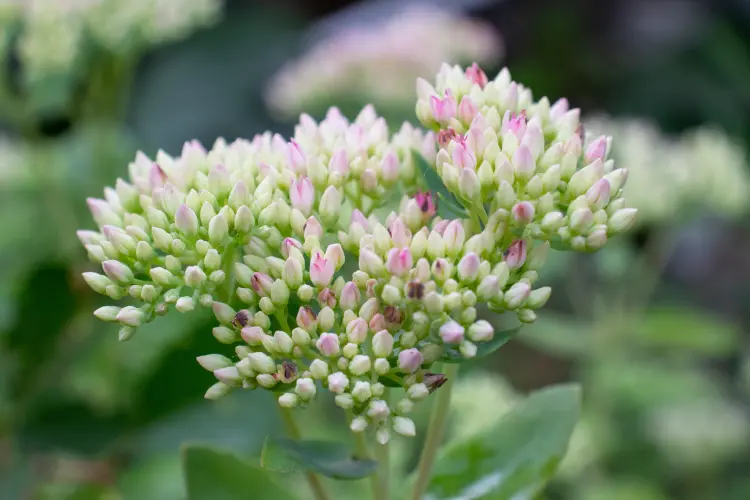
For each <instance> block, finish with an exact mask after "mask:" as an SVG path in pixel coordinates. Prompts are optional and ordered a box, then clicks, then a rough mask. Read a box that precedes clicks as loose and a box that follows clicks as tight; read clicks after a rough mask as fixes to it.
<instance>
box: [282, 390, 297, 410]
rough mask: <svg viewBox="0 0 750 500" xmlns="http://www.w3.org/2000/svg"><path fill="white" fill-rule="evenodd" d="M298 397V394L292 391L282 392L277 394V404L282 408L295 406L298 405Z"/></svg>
mask: <svg viewBox="0 0 750 500" xmlns="http://www.w3.org/2000/svg"><path fill="white" fill-rule="evenodd" d="M299 399H300V398H299V396H297V395H296V394H294V393H291V392H287V393H284V394H282V395H281V396H279V406H281V407H282V408H295V407H296V406H298V405H299Z"/></svg>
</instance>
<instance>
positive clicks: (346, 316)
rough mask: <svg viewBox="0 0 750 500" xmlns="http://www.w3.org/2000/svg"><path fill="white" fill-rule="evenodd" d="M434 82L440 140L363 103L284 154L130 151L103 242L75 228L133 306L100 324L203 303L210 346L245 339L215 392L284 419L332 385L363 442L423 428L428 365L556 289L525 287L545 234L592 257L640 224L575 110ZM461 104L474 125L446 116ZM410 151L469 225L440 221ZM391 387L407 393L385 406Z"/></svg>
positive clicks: (105, 281) (282, 143)
mask: <svg viewBox="0 0 750 500" xmlns="http://www.w3.org/2000/svg"><path fill="white" fill-rule="evenodd" d="M456 72H458V73H456ZM447 84H450V85H453V87H446V85H447ZM428 87H429V88H430V89H431V88H432V87H431V86H429V84H426V83H422V84H420V89H421V90H420V92H421V93H422V94H423V96H424V99H423V100H420V102H419V104H418V110H420V111H419V114H420V117H421V118H422V119H423V120H424V121H425V122H427V123H428V124H430V125H431V126H434V127H435V128H436V129H439V127H441V126H442V127H443V128H442V129H439V130H438V134H437V135H435V134H433V133H432V132H428V133H424V132H421V131H419V130H415V129H414V128H413V127H411V126H409V125H404V126H403V127H402V128H401V130H400V131H399V132H398V133H396V134H394V135H392V136H391V135H390V134H389V132H388V127H387V124H386V123H385V121H384V120H383V119H382V118H379V117H378V116H377V115H376V114H375V111H374V109H373V108H372V107H369V106H368V107H366V108H365V109H363V110H362V112H361V113H360V114H359V115H358V116H357V118H356V120H355V121H354V122H352V123H350V122H349V121H348V120H347V119H345V118H344V117H343V116H342V115H341V114H340V113H339V112H338V110H337V109H335V108H332V109H331V110H330V111H329V112H328V115H327V116H326V118H325V119H324V120H323V121H321V122H320V123H316V122H315V121H314V120H313V119H312V118H310V117H309V116H306V115H303V116H302V117H301V120H300V123H299V125H298V126H297V128H296V131H295V135H294V138H293V139H291V140H289V141H286V140H284V139H282V138H281V137H280V136H279V135H272V134H270V133H266V134H263V135H259V136H256V137H255V138H254V139H253V140H252V141H244V140H238V141H235V142H234V143H232V144H226V143H225V142H223V141H221V140H220V141H218V142H217V143H216V144H215V145H214V147H213V148H212V149H211V150H210V151H206V150H205V149H203V148H202V147H201V145H200V144H197V143H195V142H190V143H187V144H186V145H185V146H184V148H183V151H182V155H181V156H179V157H177V158H172V157H170V156H168V155H167V154H165V153H163V152H159V153H158V154H157V156H156V161H155V162H152V161H151V160H150V159H148V158H147V157H146V156H145V155H143V154H139V155H138V157H137V158H136V160H135V162H134V163H132V164H131V165H130V181H129V182H127V181H124V180H122V179H118V181H117V183H116V184H115V187H114V188H106V189H105V199H90V200H89V206H90V208H91V211H92V214H93V216H94V219H95V221H96V222H97V224H98V226H99V230H98V231H81V232H80V233H79V236H80V239H81V240H82V242H83V243H84V245H85V246H86V249H87V251H88V253H89V256H90V257H91V258H92V259H93V260H95V261H97V262H101V264H102V268H103V271H104V274H98V273H93V272H90V273H85V274H84V278H85V279H86V281H87V282H88V283H89V285H91V287H92V288H93V289H94V290H96V291H98V292H100V293H103V294H106V295H108V296H110V297H112V298H113V299H121V298H124V297H125V296H127V295H129V296H131V297H132V298H134V299H136V301H138V304H139V305H130V306H125V307H122V308H119V307H115V306H106V307H103V308H100V309H99V310H97V311H96V313H95V314H96V315H97V316H98V317H100V318H101V319H103V320H106V321H112V322H116V323H119V324H120V325H121V327H120V338H121V339H127V338H129V337H131V336H132V335H133V333H134V332H135V331H136V329H137V328H138V326H139V325H140V324H142V323H145V322H148V321H152V320H153V319H155V318H156V317H157V316H158V315H161V314H166V313H167V312H168V311H169V309H171V308H174V309H176V310H177V311H179V312H183V313H186V312H189V311H191V310H193V309H194V308H196V307H199V306H203V307H211V308H212V310H213V313H214V315H215V316H216V319H217V320H218V322H219V325H218V326H217V327H216V328H214V330H213V334H214V336H215V337H216V339H217V340H218V341H219V342H222V343H226V344H237V345H236V348H235V352H236V358H234V359H230V358H228V357H225V356H223V355H219V354H210V355H206V356H201V357H200V358H198V361H199V363H200V364H201V366H203V367H204V368H205V369H207V370H209V371H211V372H212V373H213V374H214V376H215V377H216V379H217V380H218V381H217V382H216V383H215V384H214V385H213V386H212V387H211V388H210V389H209V390H208V392H207V393H206V397H207V398H210V399H214V398H218V397H220V396H223V395H225V394H227V393H228V392H229V391H231V390H232V389H234V388H240V387H242V388H249V389H254V388H258V387H261V388H265V389H269V390H272V391H275V392H276V393H277V394H278V402H279V404H280V405H281V406H283V407H288V408H291V407H296V406H300V405H305V404H306V403H308V402H310V401H311V400H313V399H314V398H315V397H316V394H317V392H318V391H320V390H321V389H327V390H329V391H330V392H332V393H334V394H335V401H336V404H337V405H338V406H340V407H341V408H344V409H347V410H351V412H352V414H353V415H354V417H353V419H352V421H351V424H350V425H351V429H352V431H354V432H362V431H364V430H365V429H367V428H372V429H374V430H375V435H376V437H377V439H378V440H379V441H380V442H386V441H387V440H388V439H389V432H390V430H394V431H395V432H397V433H399V434H402V435H406V436H412V435H414V433H415V429H414V423H413V422H412V421H411V420H410V419H409V418H408V414H409V413H410V412H411V410H412V408H413V406H414V404H415V403H416V402H418V401H420V400H422V399H424V398H426V397H427V396H428V395H429V394H430V393H431V392H433V391H435V390H437V389H439V387H440V386H441V385H442V384H443V383H444V382H445V377H444V376H443V375H441V374H439V373H434V372H433V368H432V367H433V364H434V363H435V362H437V361H440V360H446V359H455V358H457V357H463V358H471V357H474V356H475V355H476V354H477V350H478V348H480V347H481V346H482V344H484V343H487V342H490V341H492V339H493V336H494V329H493V326H492V325H491V324H490V323H488V322H487V321H485V320H482V319H479V318H478V317H477V308H476V307H477V304H478V303H480V302H481V303H484V304H488V305H489V307H490V308H492V309H493V310H496V311H510V312H513V313H514V314H515V315H517V317H518V319H519V320H520V321H521V322H524V323H528V322H532V321H534V319H535V317H536V313H535V310H536V309H538V308H540V307H542V306H543V305H544V304H545V302H546V301H547V299H548V298H549V296H550V289H549V287H542V288H534V284H535V282H536V281H537V278H538V271H539V269H540V267H541V266H542V264H543V263H544V261H545V258H546V254H547V252H548V250H549V247H550V240H551V239H553V238H557V239H558V240H559V241H561V242H562V243H564V244H568V245H569V246H571V247H573V248H575V249H581V250H592V249H597V248H599V247H601V246H602V245H603V244H604V242H605V241H606V239H607V237H608V236H609V235H611V234H614V233H616V232H619V231H622V230H624V229H626V228H627V226H628V225H630V224H631V223H632V218H633V217H632V215H633V214H632V213H631V212H630V211H628V209H624V208H621V207H622V200H621V199H620V198H619V190H620V187H621V185H622V183H623V182H624V180H625V173H624V172H622V171H618V170H614V169H613V167H612V165H611V161H609V160H607V159H606V152H607V149H608V145H607V142H606V140H605V139H600V140H598V141H594V142H593V143H592V144H590V145H588V146H587V147H586V148H585V149H584V147H583V145H582V144H581V140H580V136H579V135H578V133H577V131H576V128H577V125H578V124H577V112H575V111H567V110H564V109H563V107H564V105H563V104H558V105H556V106H555V107H553V108H554V109H552V110H551V109H549V106H548V105H547V106H546V107H545V106H544V104H539V103H537V104H532V103H531V97H530V95H529V93H528V91H526V90H524V89H522V88H521V87H520V86H518V85H517V84H515V83H512V82H510V80H509V76H508V75H507V72H503V73H501V74H500V75H499V76H498V78H497V79H496V80H495V81H494V82H490V83H488V82H487V79H486V77H485V76H484V74H483V73H481V70H478V69H477V68H476V67H472V68H469V70H467V72H466V73H465V74H464V72H462V71H460V70H458V69H455V70H454V69H451V68H446V69H444V70H443V71H442V72H441V74H440V76H439V84H438V87H437V90H434V89H433V90H427V89H428ZM509 89H515V90H509ZM425 92H427V93H425ZM512 93H517V95H518V96H522V97H516V98H514V99H515V100H514V101H513V102H512V103H510V104H509V105H508V106H506V107H509V108H512V110H513V111H509V110H507V109H506V107H503V106H505V105H504V104H500V103H501V102H506V101H507V100H508V95H510V94H512ZM469 94H472V95H473V96H474V97H472V100H473V101H474V102H475V103H476V104H475V106H476V110H475V111H474V112H472V114H471V116H470V117H469V116H468V115H466V113H464V115H465V116H459V115H456V114H455V113H453V112H452V107H451V104H450V102H447V104H446V101H450V99H454V98H459V101H460V102H461V103H465V102H466V99H467V98H468V95H469ZM440 95H442V96H443V97H439V96H440ZM425 104H426V105H427V106H428V108H427V109H428V111H426V112H425V111H424V109H423V108H424V105H425ZM522 105H523V106H525V108H524V107H521V106H522ZM462 106H463V107H464V108H465V107H466V105H465V104H462ZM449 108H450V109H449ZM446 109H447V111H446ZM524 109H526V114H524ZM545 110H546V111H545ZM506 111H507V112H506ZM501 112H502V113H501ZM495 116H497V117H498V119H497V120H495V118H494V117H495ZM501 116H502V117H503V118H500V117H501ZM527 117H528V119H527ZM571 117H572V118H571ZM494 122H497V123H494ZM446 127H449V128H446ZM415 152H417V153H420V154H421V156H422V157H423V158H424V160H425V161H426V162H427V164H428V165H430V166H431V167H432V168H436V170H437V172H438V174H439V175H440V178H441V179H442V181H443V182H444V184H445V186H446V187H447V188H448V190H449V191H450V192H451V193H453V194H454V195H455V196H456V198H457V200H458V202H457V203H460V207H461V209H462V210H464V213H465V214H466V217H465V218H456V219H445V218H441V217H438V216H437V215H436V207H437V205H438V204H439V203H441V201H440V200H438V199H437V197H436V194H435V193H434V192H431V191H427V190H425V186H424V184H425V181H424V178H423V176H422V172H420V170H419V167H418V156H417V155H415ZM581 157H582V158H581ZM545 158H546V159H545ZM579 162H582V163H583V164H584V165H585V166H584V167H583V168H580V169H579V168H578V167H579ZM606 172H610V173H606ZM393 192H395V193H397V194H399V195H400V202H399V196H397V197H396V198H395V199H394V197H393V196H392V193H393ZM457 206H458V205H457ZM387 386H399V387H403V388H404V389H405V390H406V391H405V394H404V397H403V398H402V399H401V400H399V401H393V402H391V404H389V403H387V402H386V401H385V399H384V398H383V395H384V392H385V389H386V387H387Z"/></svg>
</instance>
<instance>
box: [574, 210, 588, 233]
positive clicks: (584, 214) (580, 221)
mask: <svg viewBox="0 0 750 500" xmlns="http://www.w3.org/2000/svg"><path fill="white" fill-rule="evenodd" d="M593 223H594V214H593V212H592V211H591V210H590V209H588V208H579V209H577V210H575V211H574V212H573V213H572V214H571V215H570V229H571V230H573V231H576V232H578V233H585V232H586V231H587V230H588V229H589V228H590V227H591V225H592V224H593Z"/></svg>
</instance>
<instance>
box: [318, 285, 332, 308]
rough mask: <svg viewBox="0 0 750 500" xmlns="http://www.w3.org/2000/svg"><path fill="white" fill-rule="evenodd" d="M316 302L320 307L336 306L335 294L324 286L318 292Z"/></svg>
mask: <svg viewBox="0 0 750 500" xmlns="http://www.w3.org/2000/svg"><path fill="white" fill-rule="evenodd" d="M318 304H320V307H330V308H334V307H336V294H335V293H333V290H331V289H330V288H324V289H322V290H321V291H320V293H319V294H318Z"/></svg>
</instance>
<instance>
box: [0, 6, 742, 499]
mask: <svg viewBox="0 0 750 500" xmlns="http://www.w3.org/2000/svg"><path fill="white" fill-rule="evenodd" d="M475 60H476V61H478V62H480V63H481V64H482V66H483V67H484V68H485V69H486V70H487V72H488V73H489V74H490V75H494V74H495V73H496V72H497V71H498V70H499V69H500V68H501V67H502V66H504V65H507V66H508V67H509V69H510V71H511V73H512V75H513V77H514V78H515V79H516V80H518V81H520V82H522V83H524V84H525V85H527V86H529V87H531V88H532V90H533V91H534V95H535V97H541V96H543V95H546V96H549V97H550V99H552V100H554V99H557V98H559V97H563V96H565V97H567V98H568V99H569V100H570V102H571V103H572V104H573V105H574V106H579V107H581V108H582V110H583V113H584V117H585V120H586V131H587V133H592V134H593V133H596V132H599V133H607V134H611V135H613V136H614V137H615V145H614V150H613V153H614V156H615V158H616V159H617V160H618V161H619V162H620V165H621V166H626V167H628V168H629V169H630V170H631V177H630V184H629V186H628V188H627V189H628V197H629V199H630V200H631V204H632V206H635V207H637V208H639V209H640V212H641V218H640V222H639V225H638V228H637V230H636V231H634V232H633V233H632V234H631V235H629V236H627V237H623V238H620V240H619V241H616V242H613V244H611V245H608V246H607V248H606V249H605V250H604V251H602V252H600V253H598V254H595V255H585V256H570V255H567V254H554V255H552V256H551V257H550V261H549V263H548V264H547V272H546V273H545V274H543V276H544V280H546V281H547V282H548V283H549V284H550V285H551V286H552V287H553V298H552V300H551V301H550V304H549V305H548V307H547V308H545V310H544V311H543V312H542V313H541V314H540V319H539V320H538V322H537V323H535V324H534V325H532V326H529V327H526V328H525V329H524V330H523V331H522V334H521V335H520V336H519V337H518V338H517V339H516V340H514V341H512V342H511V343H510V344H509V345H508V346H507V347H505V348H503V349H502V350H500V351H499V352H498V353H497V354H496V355H495V356H493V357H492V358H491V359H490V360H489V361H486V362H483V363H481V364H478V366H473V367H472V368H471V369H469V370H467V372H466V373H464V374H463V375H462V380H461V383H460V384H459V385H458V387H457V388H456V397H455V398H454V403H453V408H452V410H451V411H452V412H453V413H454V415H453V423H454V428H453V430H452V432H451V433H450V436H449V439H460V438H461V436H462V435H463V434H465V433H471V432H475V431H477V430H478V429H481V428H483V427H485V426H487V425H491V423H492V422H494V421H496V420H497V419H499V418H501V417H502V415H503V413H504V412H505V411H506V410H507V409H508V408H509V407H510V406H511V405H512V403H513V401H515V400H517V399H518V398H521V397H523V394H525V393H527V392H528V391H530V390H532V389H534V388H538V387H541V386H545V385H549V384H552V383H555V382H560V381H568V380H573V381H578V382H580V383H582V384H583V386H584V394H585V396H584V412H583V418H582V420H581V423H580V425H579V426H578V428H577V430H576V433H575V435H574V437H573V440H572V442H571V447H570V451H569V454H568V456H567V457H566V459H565V461H564V462H563V466H562V469H561V472H560V474H559V475H558V477H557V478H556V479H555V480H554V481H553V483H552V484H551V486H550V487H549V489H548V490H547V491H546V493H545V498H548V499H550V500H552V499H565V500H665V499H685V500H707V499H722V500H740V499H747V498H750V475H749V474H748V471H750V334H749V330H748V329H749V328H750V286H749V285H748V283H750V259H749V258H748V257H747V256H748V255H750V224H749V223H748V222H747V214H748V208H749V207H750V180H748V179H750V170H749V169H750V162H748V161H747V158H748V157H749V156H748V146H749V145H750V2H748V1H747V0H713V1H710V0H610V1H609V2H600V1H597V0H576V1H570V2H558V1H555V0H494V1H493V0H463V1H462V0H450V1H448V0H443V1H438V0H434V1H411V0H410V1H408V2H407V1H400V0H390V1H388V0H370V1H361V2H358V3H354V2H347V1H344V0H318V1H315V2H309V1H302V0H297V1H295V0H277V1H275V2H261V1H251V0H233V1H232V0H227V1H226V2H220V1H218V0H183V1H179V0H65V1H63V0H15V1H14V0H3V1H2V2H0V189H1V192H0V498H3V499H17V498H18V499H44V500H52V499H81V500H95V499H96V500H98V499H159V500H171V499H180V498H183V496H184V493H183V480H182V477H181V471H180V456H179V449H180V445H181V443H184V442H188V441H189V442H196V441H198V442H209V443H216V444H219V445H221V446H224V447H228V448H231V449H233V450H235V451H237V452H239V453H242V454H245V455H247V456H252V455H253V454H257V453H258V450H259V449H260V446H261V445H262V440H263V438H264V436H265V435H266V434H268V433H270V432H276V431H277V429H278V427H279V423H278V422H277V420H276V416H275V408H274V404H273V402H272V400H271V399H270V396H268V395H266V394H256V393H243V394H234V395H232V396H231V397H229V398H226V399H225V400H222V401H220V402H207V401H204V400H203V398H202V395H203V393H204V391H205V389H206V387H208V385H210V383H211V375H210V374H209V373H207V372H205V371H204V370H202V369H200V367H199V366H198V365H197V364H196V363H195V356H196V355H199V354H204V353H206V352H211V348H212V345H213V344H214V342H215V340H214V339H213V338H212V337H211V335H210V334H209V331H210V328H211V326H212V325H211V318H210V317H206V315H205V314H202V313H201V312H196V313H194V314H192V315H190V316H181V315H177V314H173V315H169V316H168V317H164V318H161V319H160V320H158V321H156V322H154V323H151V324H149V325H147V326H145V327H143V328H142V329H141V331H139V335H138V336H136V337H135V338H134V339H133V340H132V341H129V342H127V343H118V341H117V332H116V327H114V326H112V325H106V324H103V323H101V322H98V321H96V320H95V319H94V318H93V316H92V315H91V312H92V311H93V310H94V309H95V308H96V307H98V306H100V305H102V304H104V303H105V302H106V299H103V298H102V297H100V296H97V295H96V294H94V292H92V291H91V290H90V289H88V287H87V286H85V284H84V283H83V281H82V279H81V278H80V273H81V272H82V271H85V270H88V269H89V267H90V265H89V264H88V263H87V261H86V256H85V252H84V250H83V249H82V248H81V246H80V244H79V243H78V241H77V239H76V238H75V230H76V229H78V228H89V227H90V226H91V225H92V223H91V222H90V219H89V217H88V215H87V213H86V205H85V201H84V200H85V197H86V196H101V192H102V189H103V187H104V186H105V185H107V184H110V185H111V184H113V182H114V179H115V178H116V177H117V176H124V175H127V165H128V163H129V162H130V161H132V159H133V158H134V155H135V152H136V151H137V150H143V151H144V152H146V154H149V155H151V156H153V155H156V154H157V151H158V150H159V149H161V150H163V151H164V153H161V154H172V155H176V154H179V153H180V148H181V146H182V143H183V142H184V141H186V140H188V139H192V138H197V139H199V140H201V141H203V142H204V143H205V144H208V145H210V144H211V143H212V142H213V141H214V140H215V139H216V138H217V137H220V136H223V137H225V138H227V139H234V138H236V137H247V138H249V137H252V136H253V135H254V134H256V133H259V132H262V131H264V130H266V129H272V130H274V131H278V132H281V133H283V134H286V135H288V134H290V133H291V132H292V130H293V125H294V123H295V121H296V118H297V116H298V115H299V113H300V112H302V111H306V112H309V113H310V114H312V115H313V116H316V117H321V116H322V115H323V114H324V112H325V109H326V108H327V107H328V106H330V105H334V104H335V105H338V106H340V108H341V109H342V111H344V113H345V114H348V115H349V116H350V117H353V116H354V114H355V113H356V112H357V110H358V109H360V108H361V107H362V106H363V105H364V104H365V103H367V102H373V103H374V104H375V106H376V107H377V109H378V111H379V112H380V113H381V114H383V115H385V116H386V118H388V119H389V122H390V121H392V122H391V123H393V124H397V123H400V121H402V120H410V121H415V118H414V116H413V106H414V101H413V99H414V95H415V90H414V79H415V78H416V77H417V76H423V77H426V78H428V79H429V78H431V76H432V75H433V74H434V73H435V72H436V71H437V69H438V68H439V66H440V63H441V62H442V61H447V62H451V63H463V64H466V63H470V62H472V61H475ZM491 319H496V318H491ZM427 411H428V410H423V411H422V414H420V415H419V416H418V418H417V420H418V422H419V423H420V424H419V425H422V426H423V425H424V423H425V420H426V417H427ZM340 419H341V416H340V415H338V413H336V412H334V411H331V409H330V408H328V407H324V406H321V407H315V408H313V409H311V410H309V414H308V418H307V420H306V421H307V422H309V424H308V425H309V426H310V430H309V432H310V433H311V434H313V435H318V436H339V437H341V438H342V439H346V438H347V435H346V430H345V426H343V425H341V421H340ZM342 429H343V431H342ZM416 444H418V443H416ZM414 445H415V443H407V442H402V441H399V443H398V444H397V446H396V448H397V451H398V457H397V459H396V460H395V461H394V467H400V468H401V469H402V470H403V471H408V470H409V469H410V467H413V465H414V462H415V447H413V446H414ZM347 491H350V490H341V492H340V493H339V494H338V497H340V498H349V495H350V493H347ZM338 497H337V498H338Z"/></svg>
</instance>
